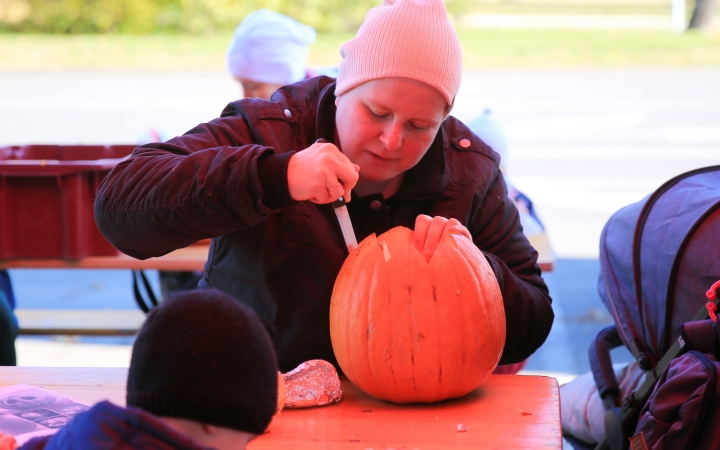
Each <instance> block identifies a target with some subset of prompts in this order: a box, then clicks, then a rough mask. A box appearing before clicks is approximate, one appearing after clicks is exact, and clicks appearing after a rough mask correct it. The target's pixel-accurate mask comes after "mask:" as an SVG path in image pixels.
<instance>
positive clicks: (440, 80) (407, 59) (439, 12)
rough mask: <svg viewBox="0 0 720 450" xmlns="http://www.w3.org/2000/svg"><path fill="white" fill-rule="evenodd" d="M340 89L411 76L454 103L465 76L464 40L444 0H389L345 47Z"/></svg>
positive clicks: (370, 14) (340, 91)
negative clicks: (453, 22) (373, 81)
mask: <svg viewBox="0 0 720 450" xmlns="http://www.w3.org/2000/svg"><path fill="white" fill-rule="evenodd" d="M340 54H341V56H342V58H343V59H342V61H341V62H340V68H339V72H338V77H337V86H336V88H335V95H337V96H340V95H342V94H344V93H345V92H347V91H349V90H350V89H352V88H354V87H355V86H358V85H360V84H362V83H365V82H367V81H371V80H376V79H378V78H390V77H398V78H410V79H413V80H417V81H422V82H424V83H426V84H428V85H430V86H432V87H434V88H436V89H437V90H438V91H439V92H440V93H441V94H442V95H443V97H444V98H445V100H446V101H447V103H448V104H449V105H451V104H453V102H454V100H455V96H456V95H457V92H458V90H459V88H460V81H461V78H462V50H461V47H460V41H459V39H458V37H457V34H456V33H455V30H454V29H453V27H452V25H451V24H450V20H449V19H448V16H447V12H446V10H445V3H444V2H443V1H442V0H384V1H383V3H382V5H380V6H377V7H375V8H372V9H371V10H370V11H369V12H368V14H367V16H366V17H365V22H364V23H363V24H362V25H361V26H360V29H359V30H358V33H357V36H356V37H355V38H354V39H352V40H350V41H348V42H346V43H345V44H343V46H342V47H341V49H340Z"/></svg>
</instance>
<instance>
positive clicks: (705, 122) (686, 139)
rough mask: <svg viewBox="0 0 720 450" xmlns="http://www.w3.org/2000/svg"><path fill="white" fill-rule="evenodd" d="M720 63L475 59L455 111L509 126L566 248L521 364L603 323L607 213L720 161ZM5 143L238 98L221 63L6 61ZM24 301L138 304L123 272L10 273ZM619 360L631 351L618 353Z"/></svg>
mask: <svg viewBox="0 0 720 450" xmlns="http://www.w3.org/2000/svg"><path fill="white" fill-rule="evenodd" d="M718 80H720V69H693V70H680V69H673V70H670V69H668V70H632V71H627V70H564V71H550V70H548V71H482V72H469V73H466V74H465V77H464V81H463V86H462V89H461V93H460V95H459V97H458V100H457V102H456V107H455V110H454V111H453V113H454V114H455V115H456V116H458V117H459V118H461V119H472V118H473V117H475V116H476V115H478V114H480V113H481V112H482V110H483V109H484V108H486V107H490V108H492V109H493V111H494V112H495V114H496V116H497V117H498V118H499V119H501V120H502V121H503V123H504V124H505V126H506V129H507V133H508V135H509V138H510V157H509V162H508V168H509V175H510V177H511V179H512V180H513V182H514V183H515V184H516V185H517V186H518V187H519V188H520V189H521V190H522V191H524V192H525V193H526V194H528V195H529V196H530V197H531V198H532V199H533V200H534V202H535V204H536V206H537V209H538V211H539V213H540V215H541V218H542V219H543V221H544V222H545V224H546V226H547V228H548V230H549V234H550V238H551V241H552V245H553V247H554V249H555V251H556V253H557V255H558V257H559V258H560V260H559V261H558V265H557V270H556V271H555V272H553V273H550V274H547V281H548V284H549V285H550V288H551V291H552V294H553V297H554V299H555V309H556V314H557V320H556V322H555V326H554V328H553V331H552V333H551V335H550V338H549V339H548V342H547V344H546V345H545V346H543V348H542V349H541V350H540V351H539V352H538V353H536V354H535V355H534V356H533V358H532V359H531V360H530V364H529V368H530V369H535V370H559V371H563V372H569V373H580V372H583V371H585V370H587V358H586V354H587V346H588V343H589V341H590V339H591V338H592V337H594V335H595V334H596V333H597V331H598V330H599V329H600V328H602V327H603V326H605V325H607V324H609V323H610V322H611V319H610V317H609V316H608V315H607V313H606V310H605V308H604V307H603V306H602V304H601V303H600V301H599V299H598V297H597V294H596V288H595V286H596V280H597V274H598V263H597V253H598V251H597V245H598V238H599V235H600V231H601V229H602V226H603V224H604V223H605V222H606V221H607V219H608V218H609V217H610V215H611V214H612V213H613V212H614V211H616V210H617V209H619V208H620V207H622V206H624V205H626V204H628V203H631V202H634V201H637V200H640V199H641V198H643V197H644V196H646V195H648V194H649V193H650V192H652V191H653V190H654V189H655V188H656V187H658V186H659V185H660V184H662V182H664V181H665V180H667V179H668V178H670V177H672V176H674V175H676V174H679V173H681V172H684V171H686V170H689V169H692V168H695V167H700V166H704V165H710V164H718V163H720V83H718V82H717V81H718ZM0 96H1V97H0V145H7V144H25V143H55V144H60V143H66V144H67V143H132V142H137V141H138V140H140V139H143V137H144V136H145V135H147V134H148V133H149V130H150V129H151V128H155V129H158V130H160V131H161V132H162V133H163V134H164V135H165V136H174V135H176V134H179V133H182V132H184V131H186V130H188V129H190V128H192V127H193V126H194V125H195V124H197V123H199V122H202V121H206V120H209V119H212V118H214V117H216V116H217V115H218V114H219V112H220V111H221V110H222V108H223V107H224V106H225V104H227V103H228V102H229V101H231V100H233V99H234V98H235V97H236V96H237V89H236V87H235V85H234V84H233V82H232V80H231V79H229V77H228V76H226V75H225V74H224V73H215V72H185V73H122V72H43V73H13V72H4V73H0ZM13 277H14V279H15V280H16V284H17V287H18V291H19V294H20V295H19V297H20V304H21V306H23V307H49V305H52V306H55V305H57V304H62V305H66V306H67V307H83V305H87V304H93V303H94V302H97V301H98V300H97V299H98V298H100V299H101V301H102V302H103V304H104V305H113V306H114V307H133V304H132V300H131V298H130V289H129V275H128V274H125V273H122V272H120V273H112V272H92V271H83V272H79V271H78V272H62V271H50V272H42V273H40V274H38V273H34V272H27V271H14V272H13ZM617 357H618V359H619V360H622V359H626V358H627V354H618V355H617Z"/></svg>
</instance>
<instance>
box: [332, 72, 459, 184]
mask: <svg viewBox="0 0 720 450" xmlns="http://www.w3.org/2000/svg"><path fill="white" fill-rule="evenodd" d="M335 104H336V105H337V113H336V115H335V126H336V129H337V134H338V138H339V141H340V142H339V143H340V149H341V150H342V152H343V153H344V154H345V155H346V156H347V157H348V158H349V159H350V161H352V162H353V163H354V164H357V165H359V166H360V180H367V181H370V182H374V183H378V182H379V183H383V182H388V181H391V180H393V179H395V178H396V177H398V176H399V175H402V173H403V172H405V171H407V170H408V169H410V168H412V167H413V166H415V164H417V163H418V162H419V161H420V159H421V158H422V157H423V156H424V155H425V153H426V152H427V150H428V148H430V144H432V142H433V140H434V139H435V135H436V134H437V132H438V129H439V128H440V124H441V123H442V121H443V120H444V119H445V117H447V112H446V110H447V102H446V101H445V98H444V97H443V96H442V94H440V92H439V91H438V90H436V89H435V88H433V87H431V86H429V85H427V84H425V83H423V82H420V81H416V80H411V79H409V78H380V79H377V80H372V81H368V82H366V83H363V84H361V85H359V86H356V87H354V88H353V89H351V90H349V91H347V92H346V93H344V94H343V95H342V96H340V97H338V98H337V99H336V100H335Z"/></svg>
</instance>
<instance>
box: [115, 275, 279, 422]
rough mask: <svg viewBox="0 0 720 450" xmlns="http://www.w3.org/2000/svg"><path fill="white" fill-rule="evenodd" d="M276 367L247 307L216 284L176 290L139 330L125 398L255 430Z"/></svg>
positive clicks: (273, 399)
mask: <svg viewBox="0 0 720 450" xmlns="http://www.w3.org/2000/svg"><path fill="white" fill-rule="evenodd" d="M277 372H278V366H277V362H276V357H275V352H274V350H273V346H272V343H271V341H270V337H269V336H268V334H267V331H266V330H265V328H264V327H263V325H262V324H261V322H260V319H259V318H258V317H257V316H256V315H255V313H254V312H253V311H252V310H251V309H249V308H248V307H247V306H244V305H243V304H241V303H240V302H239V301H237V300H235V299H234V298H232V297H230V296H229V295H227V294H224V293H222V292H220V291H218V290H215V289H197V290H193V291H185V292H179V293H176V294H173V295H170V296H168V297H167V298H166V299H165V300H163V302H162V303H161V304H160V305H159V306H158V307H156V308H155V309H154V310H153V311H152V312H150V314H149V315H148V316H147V319H146V320H145V323H144V324H143V326H142V328H141V329H140V331H139V333H138V335H137V338H136V340H135V344H134V345H133V351H132V359H131V361H130V370H129V372H128V382H127V404H128V405H129V406H135V407H138V408H141V409H144V410H146V411H149V412H151V413H153V414H155V415H157V416H161V417H174V418H181V419H189V420H193V421H196V422H202V423H206V424H211V425H216V426H220V427H226V428H232V429H235V430H240V431H246V432H250V433H255V434H261V433H263V432H264V431H265V429H266V428H267V426H268V424H269V423H270V420H271V419H272V416H273V414H274V413H275V410H276V406H277V395H278V393H277V382H278V377H277Z"/></svg>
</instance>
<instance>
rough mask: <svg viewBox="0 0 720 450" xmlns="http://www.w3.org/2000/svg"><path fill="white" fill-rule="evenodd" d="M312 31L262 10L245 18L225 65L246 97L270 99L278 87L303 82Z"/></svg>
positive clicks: (276, 14) (279, 15)
mask: <svg viewBox="0 0 720 450" xmlns="http://www.w3.org/2000/svg"><path fill="white" fill-rule="evenodd" d="M314 41H315V29H314V28H312V27H309V26H307V25H303V24H301V23H300V22H297V21H295V20H293V19H291V18H290V17H287V16H284V15H282V14H278V13H276V12H273V11H270V10H269V9H261V10H259V11H255V12H254V13H252V14H250V15H248V16H247V17H245V19H244V20H243V21H242V22H241V23H240V25H238V27H237V28H236V29H235V35H234V36H233V39H232V41H230V45H229V46H228V49H227V65H228V70H229V71H230V73H231V74H232V76H233V77H234V78H235V79H236V80H237V81H238V82H239V83H240V84H241V85H242V87H243V92H244V96H245V97H257V98H264V99H269V98H270V95H272V93H273V92H275V91H276V90H277V89H278V88H280V87H281V86H284V85H286V84H292V83H295V82H296V81H300V80H303V79H305V78H306V75H307V68H306V64H307V56H308V46H309V45H310V44H312V43H313V42H314Z"/></svg>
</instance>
